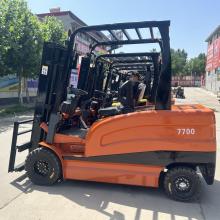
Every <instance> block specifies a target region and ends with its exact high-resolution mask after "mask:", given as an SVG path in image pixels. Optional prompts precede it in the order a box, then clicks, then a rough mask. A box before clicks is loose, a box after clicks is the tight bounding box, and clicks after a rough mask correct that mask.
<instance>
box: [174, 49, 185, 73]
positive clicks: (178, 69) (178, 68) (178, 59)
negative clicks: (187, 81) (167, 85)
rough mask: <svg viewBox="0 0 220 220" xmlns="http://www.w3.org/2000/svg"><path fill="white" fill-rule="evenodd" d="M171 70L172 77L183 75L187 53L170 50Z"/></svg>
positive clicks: (179, 50)
mask: <svg viewBox="0 0 220 220" xmlns="http://www.w3.org/2000/svg"><path fill="white" fill-rule="evenodd" d="M171 61H172V63H171V68H172V73H173V75H174V76H175V75H183V74H184V71H185V65H186V62H187V53H186V51H185V50H184V49H183V50H181V49H177V50H174V49H171Z"/></svg>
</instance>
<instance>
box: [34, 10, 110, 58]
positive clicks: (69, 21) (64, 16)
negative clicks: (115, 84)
mask: <svg viewBox="0 0 220 220" xmlns="http://www.w3.org/2000/svg"><path fill="white" fill-rule="evenodd" d="M37 16H38V18H40V19H43V18H45V17H47V16H54V17H56V18H57V19H59V20H61V21H62V22H63V24H64V28H65V31H67V32H69V31H71V33H72V32H73V31H75V30H76V29H77V28H79V27H82V26H87V24H86V23H85V22H83V21H82V20H81V19H80V18H78V17H77V16H76V15H74V14H73V13H72V12H71V11H61V10H60V8H59V7H58V8H52V9H50V12H49V13H43V14H37ZM92 35H93V37H94V38H95V39H97V40H99V41H100V40H106V39H107V37H106V36H105V35H104V34H103V33H102V32H95V33H92ZM91 43H94V42H93V41H92V40H91V38H89V37H88V36H86V35H85V34H81V33H79V34H78V36H77V39H76V48H77V52H78V53H79V54H80V55H85V54H86V53H88V52H89V46H90V44H91ZM96 52H97V53H106V48H105V47H97V48H96Z"/></svg>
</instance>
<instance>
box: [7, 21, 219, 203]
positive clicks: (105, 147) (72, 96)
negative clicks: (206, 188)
mask: <svg viewBox="0 0 220 220" xmlns="http://www.w3.org/2000/svg"><path fill="white" fill-rule="evenodd" d="M169 26H170V22H169V21H144V22H130V23H117V24H107V25H97V26H86V27H81V28H79V29H77V30H75V31H74V32H73V33H72V34H71V35H70V37H69V41H68V45H67V46H65V47H64V46H60V45H57V44H54V43H45V44H44V49H43V55H42V62H41V71H40V73H39V85H38V94H37V101H36V107H35V113H34V119H33V120H29V121H21V122H15V123H14V131H13V137H12V145H11V154H10V160H9V168H8V171H9V172H13V171H22V170H24V169H25V170H26V172H27V175H28V177H29V178H30V180H31V181H32V182H33V183H34V184H38V185H52V184H54V183H56V182H57V181H58V180H62V179H73V180H85V181H97V182H107V183H117V184H129V185H138V186H146V187H159V186H161V187H162V188H164V191H165V192H166V194H167V195H168V196H169V197H171V198H172V199H174V200H178V201H190V200H196V199H198V198H199V195H200V188H201V183H200V175H199V174H197V172H198V171H199V170H200V172H201V175H202V176H203V178H204V179H205V181H206V183H207V184H209V185H211V184H213V182H214V175H215V163H216V162H215V160H216V130H215V116H214V112H213V111H212V110H210V109H208V108H206V107H204V106H202V105H195V104H189V105H171V58H170V42H169ZM130 30H132V31H133V32H134V31H135V32H136V38H135V36H133V35H132V37H131V36H130V35H129V32H130ZM143 30H148V31H149V35H148V36H145V35H144V34H143V33H144V32H143ZM155 30H156V31H158V32H159V33H160V36H159V37H155ZM101 31H108V32H109V33H110V34H111V38H109V39H106V40H103V41H100V40H97V39H96V38H94V35H93V34H92V32H96V33H97V32H101ZM116 31H121V32H122V33H123V39H121V38H120V39H119V38H118V36H117V35H116V34H115V33H116ZM78 34H84V35H87V36H88V37H89V38H91V42H93V44H92V45H91V47H90V48H91V51H90V53H89V54H88V55H87V56H85V57H84V58H82V62H81V68H80V74H79V80H78V84H77V88H72V86H70V84H69V80H70V74H71V72H72V71H74V70H75V69H76V66H77V60H78V54H77V51H76V37H77V35H78ZM149 43H156V44H158V45H159V47H160V49H161V51H160V59H161V62H160V66H159V69H158V70H159V77H158V85H157V87H156V93H155V94H156V95H155V100H154V103H155V105H154V109H149V108H147V107H146V108H142V109H141V111H140V110H138V111H137V110H136V109H135V108H130V109H129V111H128V110H127V109H128V108H127V106H109V107H103V106H102V105H99V102H98V101H97V99H94V96H96V95H97V94H98V95H100V94H102V93H103V91H99V90H96V89H95V85H96V84H97V74H98V71H99V68H97V65H95V62H94V56H95V53H94V50H95V48H96V47H98V46H106V47H110V48H111V47H112V46H113V47H112V48H114V47H115V46H117V45H128V44H149ZM127 98H128V100H130V97H127ZM128 103H129V101H128ZM85 106H87V107H85ZM88 106H89V107H88ZM130 106H132V105H130ZM125 109H126V110H125ZM88 112H89V113H92V114H94V117H95V120H94V121H93V122H92V123H87V120H86V117H87V115H88ZM31 121H33V126H32V129H31V130H27V131H21V132H19V125H20V124H24V123H29V122H31ZM27 132H31V139H30V141H29V142H27V143H24V144H22V145H19V146H17V137H18V136H19V135H22V134H24V133H27ZM24 150H28V151H29V153H28V155H27V158H26V161H25V162H24V163H22V164H20V165H18V166H15V159H16V153H17V152H21V151H24Z"/></svg>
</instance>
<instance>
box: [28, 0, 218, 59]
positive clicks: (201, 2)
mask: <svg viewBox="0 0 220 220" xmlns="http://www.w3.org/2000/svg"><path fill="white" fill-rule="evenodd" d="M27 2H28V6H29V8H30V9H31V10H32V12H33V13H46V12H49V8H54V7H60V8H61V10H63V11H64V10H70V11H72V12H73V13H74V14H75V15H76V16H78V17H79V18H80V19H81V20H83V21H84V22H85V23H86V24H88V25H96V24H107V23H118V22H131V21H150V20H157V21H160V20H170V21H171V25H170V45H171V48H174V49H178V48H180V49H185V50H186V52H187V53H188V57H189V58H192V57H195V56H197V55H198V54H199V53H201V52H202V53H206V50H207V43H206V42H205V40H206V38H207V37H208V36H209V34H210V33H211V32H212V31H213V30H214V29H215V28H216V27H217V26H218V25H220V0H151V1H150V0H108V1H107V0H37V1H36V0H27ZM144 49H145V48H144V46H143V45H141V46H140V45H139V46H135V45H133V46H132V47H130V51H129V52H135V51H136V52H141V51H144ZM125 50H126V52H128V50H129V49H128V48H127V47H126V48H125Z"/></svg>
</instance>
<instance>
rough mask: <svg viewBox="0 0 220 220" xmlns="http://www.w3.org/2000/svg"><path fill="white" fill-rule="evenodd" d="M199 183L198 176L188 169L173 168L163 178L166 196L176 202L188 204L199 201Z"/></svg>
mask: <svg viewBox="0 0 220 220" xmlns="http://www.w3.org/2000/svg"><path fill="white" fill-rule="evenodd" d="M200 188H201V182H200V178H199V176H198V174H197V173H196V171H195V170H193V169H192V168H190V167H174V168H172V169H170V170H168V171H167V173H166V175H165V178H164V190H165V192H166V194H167V195H168V196H169V197H170V198H172V199H174V200H177V201H181V202H188V201H195V200H198V199H199V196H200Z"/></svg>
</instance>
